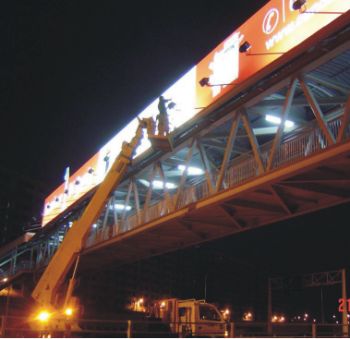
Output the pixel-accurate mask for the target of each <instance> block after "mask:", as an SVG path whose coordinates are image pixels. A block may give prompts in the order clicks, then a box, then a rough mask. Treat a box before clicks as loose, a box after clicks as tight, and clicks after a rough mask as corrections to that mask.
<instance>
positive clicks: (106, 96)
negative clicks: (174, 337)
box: [0, 0, 266, 194]
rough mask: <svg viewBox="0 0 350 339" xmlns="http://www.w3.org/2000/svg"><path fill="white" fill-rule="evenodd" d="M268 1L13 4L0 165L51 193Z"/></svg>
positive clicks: (7, 17) (7, 14) (6, 26)
mask: <svg viewBox="0 0 350 339" xmlns="http://www.w3.org/2000/svg"><path fill="white" fill-rule="evenodd" d="M265 3H266V1H265V0H255V1H232V0H231V1H177V2H176V3H170V2H168V1H163V2H158V1H147V2H146V1H142V2H141V1H127V2H123V3H121V2H119V1H86V0H85V1H43V0H38V1H15V2H11V1H9V2H8V4H7V6H8V10H7V8H5V11H1V12H2V13H1V16H2V18H1V19H2V27H3V32H2V35H3V36H4V42H5V44H2V49H3V47H4V46H6V49H5V53H4V50H3V54H4V55H3V56H4V61H5V62H4V63H3V64H2V66H3V67H4V68H3V73H4V75H5V77H4V78H5V79H6V83H5V86H4V88H3V92H2V95H3V96H4V99H3V100H2V104H1V105H2V123H1V133H0V138H1V145H2V149H3V153H2V157H1V159H2V161H1V164H0V166H1V167H3V168H6V169H8V170H10V171H13V172H14V173H18V174H25V175H26V176H27V177H29V178H32V179H35V180H38V181H40V182H42V184H43V187H44V188H43V191H44V193H45V194H46V193H50V192H51V191H52V190H53V189H54V188H56V187H57V186H58V185H59V184H60V183H61V182H62V180H63V179H62V177H63V172H64V168H65V167H66V166H68V165H69V166H71V171H72V172H73V171H75V170H76V169H77V168H79V167H80V166H81V165H82V164H83V163H84V162H85V161H86V160H88V159H89V158H90V157H91V156H92V155H93V154H94V153H96V151H97V150H98V149H99V148H100V147H101V146H102V145H103V144H105V143H106V142H107V141H108V140H109V139H110V138H111V137H112V136H114V135H115V134H116V133H117V132H118V131H119V129H121V128H122V127H123V126H124V125H125V124H126V123H127V122H129V121H130V120H131V119H132V118H133V117H134V116H136V115H137V113H139V112H140V111H141V110H142V109H143V108H144V107H145V106H146V105H148V104H149V103H150V102H151V101H152V100H154V99H155V98H156V97H158V96H159V93H161V92H162V91H163V90H164V89H166V88H167V87H168V86H169V85H171V84H172V83H173V82H174V81H176V80H177V79H178V78H179V77H180V76H181V75H182V74H183V73H184V72H186V71H187V70H188V69H190V68H191V67H192V66H193V65H194V64H196V63H197V62H198V61H199V60H201V59H202V58H203V57H204V56H205V55H206V54H207V53H208V52H209V51H211V50H212V49H213V48H214V47H215V46H216V45H217V44H219V43H220V42H221V41H222V40H223V39H225V38H226V37H227V36H228V35H229V34H230V33H232V32H233V31H234V30H235V29H236V28H237V27H238V26H239V25H240V24H241V23H243V22H244V21H245V20H246V19H247V18H248V17H249V16H250V15H252V14H253V13H254V12H255V11H257V10H258V9H259V8H260V7H261V6H262V5H263V4H265ZM7 48H8V49H7ZM6 57H8V61H9V63H8V64H7V60H6Z"/></svg>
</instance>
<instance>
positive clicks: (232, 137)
mask: <svg viewBox="0 0 350 339" xmlns="http://www.w3.org/2000/svg"><path fill="white" fill-rule="evenodd" d="M239 117H240V113H239V112H237V113H236V115H235V117H234V118H233V122H232V125H231V129H230V134H229V136H228V138H227V143H226V148H225V153H224V158H223V160H222V164H221V168H220V172H219V177H218V180H217V182H216V192H218V191H220V189H221V186H222V183H223V181H224V177H225V172H226V168H227V165H228V162H229V160H230V156H231V153H232V148H233V144H234V142H235V139H236V134H237V130H238V125H239Z"/></svg>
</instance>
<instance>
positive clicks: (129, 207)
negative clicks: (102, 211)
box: [109, 204, 132, 211]
mask: <svg viewBox="0 0 350 339" xmlns="http://www.w3.org/2000/svg"><path fill="white" fill-rule="evenodd" d="M131 208H132V207H131V206H129V205H123V204H114V209H116V210H118V211H123V210H126V211H130V210H131ZM109 209H111V210H113V205H110V207H109Z"/></svg>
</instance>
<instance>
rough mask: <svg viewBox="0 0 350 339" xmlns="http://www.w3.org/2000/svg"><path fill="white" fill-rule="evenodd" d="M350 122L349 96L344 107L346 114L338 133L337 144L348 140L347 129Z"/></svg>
mask: <svg viewBox="0 0 350 339" xmlns="http://www.w3.org/2000/svg"><path fill="white" fill-rule="evenodd" d="M349 120H350V95H349V96H348V100H347V101H346V104H345V107H344V113H343V117H342V120H341V125H340V130H339V132H338V137H337V143H340V142H343V141H344V140H345V138H346V129H347V127H348V126H349Z"/></svg>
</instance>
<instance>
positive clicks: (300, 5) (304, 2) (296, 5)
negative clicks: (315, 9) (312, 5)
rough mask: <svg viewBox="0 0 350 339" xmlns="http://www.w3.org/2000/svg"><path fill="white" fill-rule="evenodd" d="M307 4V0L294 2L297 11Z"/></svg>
mask: <svg viewBox="0 0 350 339" xmlns="http://www.w3.org/2000/svg"><path fill="white" fill-rule="evenodd" d="M305 4H306V0H295V1H294V2H293V6H292V7H293V9H294V10H295V11H298V10H300V9H301V8H302V7H303V6H304V5H305Z"/></svg>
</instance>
